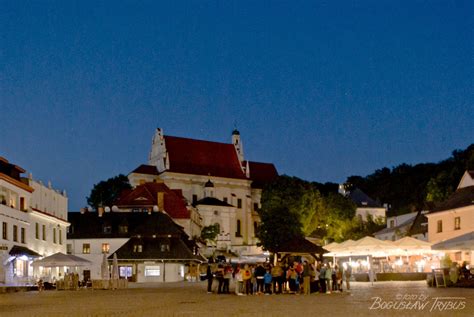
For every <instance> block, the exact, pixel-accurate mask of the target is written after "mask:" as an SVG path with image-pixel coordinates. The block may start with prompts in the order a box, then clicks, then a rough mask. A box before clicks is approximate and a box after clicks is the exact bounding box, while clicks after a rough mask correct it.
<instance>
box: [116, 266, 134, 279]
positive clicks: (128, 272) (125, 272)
mask: <svg viewBox="0 0 474 317" xmlns="http://www.w3.org/2000/svg"><path fill="white" fill-rule="evenodd" d="M119 275H120V277H124V278H128V277H131V276H132V267H131V266H119Z"/></svg>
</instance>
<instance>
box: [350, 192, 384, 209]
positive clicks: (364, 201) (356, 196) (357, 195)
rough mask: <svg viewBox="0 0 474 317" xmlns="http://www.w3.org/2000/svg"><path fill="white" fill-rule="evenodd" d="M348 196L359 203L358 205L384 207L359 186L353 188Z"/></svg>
mask: <svg viewBox="0 0 474 317" xmlns="http://www.w3.org/2000/svg"><path fill="white" fill-rule="evenodd" d="M348 197H349V198H350V199H351V200H352V201H353V202H354V203H355V204H356V205H357V207H371V208H381V207H382V206H381V205H380V204H379V203H378V202H376V201H375V200H373V199H372V198H370V197H369V196H367V194H366V193H364V192H363V191H361V190H360V189H359V188H355V189H353V190H351V191H350V192H349V195H348Z"/></svg>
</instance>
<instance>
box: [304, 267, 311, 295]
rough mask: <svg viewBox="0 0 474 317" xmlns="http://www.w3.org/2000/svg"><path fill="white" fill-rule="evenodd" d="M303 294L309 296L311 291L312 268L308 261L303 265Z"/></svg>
mask: <svg viewBox="0 0 474 317" xmlns="http://www.w3.org/2000/svg"><path fill="white" fill-rule="evenodd" d="M302 275H303V294H304V295H309V294H310V292H311V290H310V286H309V285H310V281H311V267H310V266H309V264H308V261H304V265H303V273H302Z"/></svg>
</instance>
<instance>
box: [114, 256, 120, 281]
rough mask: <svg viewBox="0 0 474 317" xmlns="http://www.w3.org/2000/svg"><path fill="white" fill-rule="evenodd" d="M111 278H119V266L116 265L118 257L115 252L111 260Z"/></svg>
mask: <svg viewBox="0 0 474 317" xmlns="http://www.w3.org/2000/svg"><path fill="white" fill-rule="evenodd" d="M112 279H113V280H118V279H119V267H118V259H117V253H114V259H113V262H112Z"/></svg>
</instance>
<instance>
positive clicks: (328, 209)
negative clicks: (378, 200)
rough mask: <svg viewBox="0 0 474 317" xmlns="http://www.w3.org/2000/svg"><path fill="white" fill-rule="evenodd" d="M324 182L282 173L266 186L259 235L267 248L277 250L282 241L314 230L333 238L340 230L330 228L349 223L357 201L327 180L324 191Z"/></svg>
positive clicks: (305, 234) (306, 234) (263, 194)
mask: <svg viewBox="0 0 474 317" xmlns="http://www.w3.org/2000/svg"><path fill="white" fill-rule="evenodd" d="M321 185H322V184H319V183H314V182H313V183H311V182H307V181H304V180H301V179H299V178H297V177H290V176H286V175H283V176H280V177H278V178H277V180H276V181H274V182H273V183H271V184H269V185H268V186H267V187H266V188H265V189H264V190H263V192H262V208H261V210H260V212H259V213H260V217H261V220H262V224H261V226H260V232H259V234H258V237H259V239H260V241H261V243H262V245H263V246H264V247H265V248H266V249H268V250H274V249H276V248H277V246H278V245H279V244H280V243H281V242H282V241H286V240H288V239H291V238H294V237H303V236H309V235H311V234H312V233H315V232H316V233H318V235H320V236H322V237H329V238H331V240H334V239H335V237H332V236H331V235H333V234H334V235H337V233H336V232H332V231H329V230H328V228H329V227H333V226H338V227H340V225H341V223H342V222H344V221H347V222H348V223H350V221H351V220H352V218H353V217H354V214H355V205H354V204H353V203H352V202H351V201H349V200H348V199H346V198H345V197H343V196H342V195H339V194H337V186H333V185H329V186H328V185H326V184H325V185H323V186H326V188H330V189H329V190H326V191H325V194H321V192H320V191H319V190H318V189H319V188H321ZM323 188H324V187H323Z"/></svg>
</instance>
